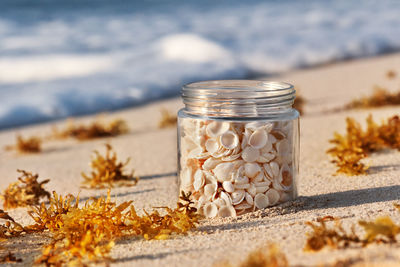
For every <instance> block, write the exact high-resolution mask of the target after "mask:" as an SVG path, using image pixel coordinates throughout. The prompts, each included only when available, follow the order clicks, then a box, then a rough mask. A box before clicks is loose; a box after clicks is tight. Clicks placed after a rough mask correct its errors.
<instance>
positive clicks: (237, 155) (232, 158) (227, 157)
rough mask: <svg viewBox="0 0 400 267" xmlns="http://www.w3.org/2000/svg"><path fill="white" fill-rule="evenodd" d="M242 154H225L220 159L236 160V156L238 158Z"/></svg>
mask: <svg viewBox="0 0 400 267" xmlns="http://www.w3.org/2000/svg"><path fill="white" fill-rule="evenodd" d="M241 155H242V154H240V153H239V154H234V155H230V156H226V157H222V158H221V160H222V161H234V160H237V159H238V158H240V156H241Z"/></svg>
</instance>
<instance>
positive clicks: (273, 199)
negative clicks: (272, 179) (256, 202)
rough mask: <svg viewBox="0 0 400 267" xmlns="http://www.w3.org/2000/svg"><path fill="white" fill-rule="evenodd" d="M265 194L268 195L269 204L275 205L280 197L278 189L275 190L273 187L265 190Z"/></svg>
mask: <svg viewBox="0 0 400 267" xmlns="http://www.w3.org/2000/svg"><path fill="white" fill-rule="evenodd" d="M265 195H266V196H267V197H268V202H269V205H271V206H272V205H275V204H276V203H278V201H279V199H280V197H281V196H280V195H279V193H278V191H276V190H275V189H273V188H271V189H269V190H268V191H267V192H265Z"/></svg>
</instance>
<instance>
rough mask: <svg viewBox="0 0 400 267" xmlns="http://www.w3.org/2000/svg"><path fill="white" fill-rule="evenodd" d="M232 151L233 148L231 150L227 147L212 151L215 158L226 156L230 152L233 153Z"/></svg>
mask: <svg viewBox="0 0 400 267" xmlns="http://www.w3.org/2000/svg"><path fill="white" fill-rule="evenodd" d="M231 153H232V150H230V149H225V148H223V147H221V149H219V150H218V151H217V152H215V153H212V154H211V155H212V156H213V157H214V158H222V157H226V156H228V155H229V154H231Z"/></svg>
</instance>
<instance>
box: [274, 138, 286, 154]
mask: <svg viewBox="0 0 400 267" xmlns="http://www.w3.org/2000/svg"><path fill="white" fill-rule="evenodd" d="M275 147H276V151H277V153H278V155H279V156H283V155H286V154H288V153H290V146H289V141H288V140H287V139H283V140H281V141H279V142H278V143H276V144H275Z"/></svg>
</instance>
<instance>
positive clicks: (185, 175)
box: [180, 168, 192, 187]
mask: <svg viewBox="0 0 400 267" xmlns="http://www.w3.org/2000/svg"><path fill="white" fill-rule="evenodd" d="M180 179H181V185H182V186H183V187H190V186H191V185H192V170H191V169H189V168H184V169H183V170H182V172H181V176H180Z"/></svg>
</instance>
